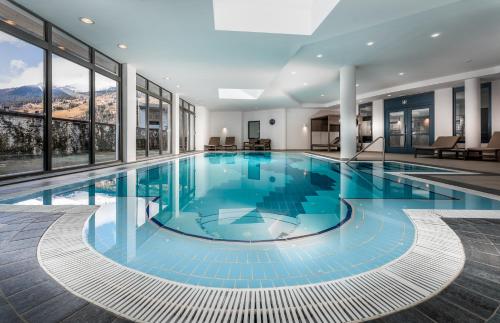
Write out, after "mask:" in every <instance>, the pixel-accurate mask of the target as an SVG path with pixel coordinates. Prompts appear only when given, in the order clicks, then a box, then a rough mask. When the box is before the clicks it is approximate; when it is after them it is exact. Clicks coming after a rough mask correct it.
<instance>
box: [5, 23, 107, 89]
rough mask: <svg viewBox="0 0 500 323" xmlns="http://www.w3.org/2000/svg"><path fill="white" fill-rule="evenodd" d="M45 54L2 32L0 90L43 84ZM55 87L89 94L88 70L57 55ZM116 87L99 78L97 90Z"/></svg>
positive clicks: (54, 60)
mask: <svg viewBox="0 0 500 323" xmlns="http://www.w3.org/2000/svg"><path fill="white" fill-rule="evenodd" d="M43 53H44V52H43V50H42V49H40V48H38V47H36V46H33V45H31V44H29V43H26V42H24V41H22V40H19V39H17V38H15V37H12V36H10V35H8V34H6V33H4V32H1V31H0V89H6V88H13V87H18V86H23V85H38V84H41V83H43V56H44V55H43ZM52 66H53V74H52V82H53V86H55V87H64V86H70V87H73V88H75V89H76V90H77V91H81V92H87V91H88V90H89V77H88V73H89V72H88V69H86V68H84V67H82V66H79V65H77V64H75V63H73V62H70V61H68V60H66V59H64V58H61V57H59V56H57V55H54V56H53V60H52ZM113 86H116V82H115V81H112V80H110V79H108V78H106V77H104V76H100V75H99V76H98V77H96V90H103V89H108V88H110V87H113Z"/></svg>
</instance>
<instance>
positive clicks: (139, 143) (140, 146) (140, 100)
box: [135, 91, 148, 158]
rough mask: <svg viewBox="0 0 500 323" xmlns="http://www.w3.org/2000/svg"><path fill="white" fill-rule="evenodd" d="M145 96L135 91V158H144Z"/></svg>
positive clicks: (145, 130)
mask: <svg viewBox="0 0 500 323" xmlns="http://www.w3.org/2000/svg"><path fill="white" fill-rule="evenodd" d="M146 98H147V96H146V94H145V93H143V92H140V91H137V104H136V107H137V127H136V139H135V142H136V144H135V151H136V156H137V158H143V157H146V132H147V129H146V111H147V108H148V106H147V101H146Z"/></svg>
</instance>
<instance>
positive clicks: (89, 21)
mask: <svg viewBox="0 0 500 323" xmlns="http://www.w3.org/2000/svg"><path fill="white" fill-rule="evenodd" d="M80 21H81V22H82V23H84V24H86V25H93V24H94V23H95V22H94V20H92V19H90V18H88V17H80Z"/></svg>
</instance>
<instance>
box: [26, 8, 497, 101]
mask: <svg viewBox="0 0 500 323" xmlns="http://www.w3.org/2000/svg"><path fill="white" fill-rule="evenodd" d="M238 1H241V0H238ZM267 1H271V2H272V1H277V2H279V3H282V0H267ZM329 1H333V2H336V1H334V0H329ZM17 2H18V3H20V4H22V5H24V6H26V7H27V8H29V9H31V10H32V11H34V12H36V13H38V14H39V15H41V16H42V17H44V18H46V19H47V20H49V21H51V22H53V23H55V24H56V25H58V26H60V27H61V28H63V29H65V30H66V31H68V32H70V33H72V34H73V35H75V36H77V37H79V38H80V39H82V40H84V41H85V42H87V43H89V44H90V45H92V46H94V47H96V48H97V49H99V50H101V51H103V52H104V53H106V54H108V55H110V56H111V57H114V58H116V59H117V60H118V61H120V62H127V63H131V64H133V65H135V66H136V67H137V69H138V71H139V72H140V73H141V74H143V75H144V76H146V77H148V78H150V79H152V80H153V81H156V82H158V83H160V84H161V85H162V86H164V87H166V88H167V89H170V90H177V91H179V92H181V95H182V96H183V97H185V98H186V99H188V100H191V101H192V102H193V103H194V104H198V105H204V106H207V107H208V108H211V109H219V110H220V109H255V108H274V107H280V108H281V107H285V108H286V107H298V106H314V105H317V106H321V105H325V104H328V103H329V102H334V101H336V100H338V96H339V93H338V92H339V80H338V74H339V73H338V69H339V67H340V66H342V65H345V64H355V65H357V66H358V74H357V79H358V83H359V84H360V86H359V87H358V89H357V90H358V94H360V95H362V94H363V93H369V92H374V91H377V90H380V89H384V88H389V87H395V86H398V85H401V84H406V83H412V82H418V81H422V80H425V79H429V78H436V77H440V76H445V75H450V74H457V73H463V72H467V71H472V70H476V69H481V68H486V67H490V66H495V65H500V19H498V17H500V0H480V1H479V0H476V1H472V0H462V1H457V0H419V1H413V0H341V1H340V2H339V3H338V4H337V6H336V7H335V8H334V9H333V11H332V12H331V13H330V14H329V15H328V16H327V17H326V18H325V19H324V21H323V22H322V23H321V25H319V27H318V28H317V29H316V30H315V31H314V33H313V34H312V35H309V36H308V35H289V34H272V33H259V32H235V31H221V30H216V29H215V27H214V15H213V4H212V1H211V0H182V1H181V0H106V1H103V0H72V1H67V0H44V1H40V0H18V1H17ZM80 17H91V18H92V19H94V20H95V22H96V23H95V24H94V25H84V24H82V23H80V22H79V18H80ZM276 17H279V12H277V13H276ZM277 20H279V19H277ZM256 22H258V21H256ZM435 32H440V33H441V36H440V37H438V38H435V39H434V38H431V37H430V35H431V34H432V33H435ZM368 41H374V42H375V44H374V45H373V46H370V47H368V46H366V43H367V42H368ZM118 43H125V44H127V45H128V49H126V50H122V49H118V48H117V47H116V45H117V44H118ZM320 53H321V54H323V57H322V58H317V57H316V55H317V54H320ZM467 61H469V62H468V63H467ZM292 72H293V73H295V74H294V75H292ZM400 72H404V73H405V74H404V76H400V75H399V73H400ZM165 76H168V77H169V78H170V79H169V80H166V79H164V77H165ZM304 84H307V85H304ZM176 85H180V88H179V89H177V88H176ZM219 88H228V89H264V93H263V94H262V95H261V96H260V98H259V99H258V100H227V99H226V100H222V99H219V97H218V89H219ZM321 94H324V96H321Z"/></svg>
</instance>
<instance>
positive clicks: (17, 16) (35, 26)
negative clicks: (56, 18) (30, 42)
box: [0, 0, 44, 39]
mask: <svg viewBox="0 0 500 323" xmlns="http://www.w3.org/2000/svg"><path fill="white" fill-rule="evenodd" d="M0 20H2V21H3V22H5V23H7V24H9V25H11V26H14V27H16V28H17V29H20V30H22V31H24V32H27V33H30V34H31V35H34V36H36V37H38V38H42V39H43V36H44V35H43V34H44V32H43V21H42V20H41V19H38V18H36V17H35V16H33V15H32V14H30V13H28V12H26V11H24V10H21V9H20V8H18V7H17V6H15V5H14V4H12V3H10V2H8V1H5V0H1V1H0Z"/></svg>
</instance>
